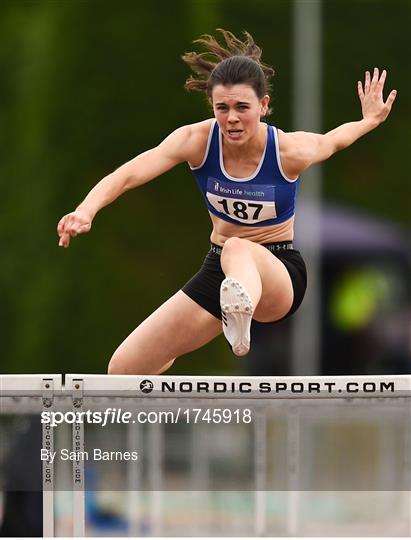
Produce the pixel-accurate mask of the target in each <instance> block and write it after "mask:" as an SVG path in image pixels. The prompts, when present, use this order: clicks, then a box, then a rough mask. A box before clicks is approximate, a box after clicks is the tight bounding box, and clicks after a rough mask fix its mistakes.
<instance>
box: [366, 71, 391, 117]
mask: <svg viewBox="0 0 411 540" xmlns="http://www.w3.org/2000/svg"><path fill="white" fill-rule="evenodd" d="M386 77H387V72H386V70H385V69H384V70H383V71H382V73H381V76H380V74H379V70H378V68H374V73H373V76H372V79H371V74H370V72H369V71H366V72H365V83H364V88H363V86H362V83H361V81H358V96H359V98H360V101H361V107H362V114H363V117H364V118H366V119H370V120H373V121H375V122H376V123H377V124H380V123H381V122H384V120H385V119H386V118H387V116H388V115H389V114H390V111H391V107H392V104H393V103H394V100H395V98H396V97H397V91H396V90H392V91H391V92H390V94H389V96H388V98H387V101H386V102H385V103H384V96H383V90H384V83H385V78H386Z"/></svg>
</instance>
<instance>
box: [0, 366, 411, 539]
mask: <svg viewBox="0 0 411 540" xmlns="http://www.w3.org/2000/svg"><path fill="white" fill-rule="evenodd" d="M123 398H124V399H126V400H127V407H128V408H129V409H130V407H131V405H132V404H133V403H134V406H135V407H137V408H139V407H141V406H142V405H143V404H144V405H145V406H151V405H152V406H156V404H158V402H159V401H160V400H161V401H162V402H164V400H166V401H167V402H169V403H175V405H176V406H177V405H178V404H181V403H184V404H186V405H187V404H188V403H195V404H201V403H206V404H208V406H213V407H214V406H215V405H217V404H218V403H219V402H221V401H224V403H227V400H229V401H230V402H231V403H235V404H238V403H245V404H247V406H248V405H249V404H252V407H253V422H252V424H253V425H252V428H253V430H252V433H253V437H254V532H255V535H256V536H264V535H266V534H267V498H266V491H267V484H266V477H267V415H268V413H269V408H270V406H271V404H273V403H281V405H282V411H283V412H282V414H284V415H285V416H286V418H287V426H288V427H287V441H288V448H289V463H288V478H289V484H288V485H289V497H288V509H287V532H288V534H289V535H290V536H295V535H296V534H298V532H299V489H300V486H299V456H300V421H301V417H302V415H304V414H305V411H304V407H301V406H300V405H297V403H306V402H307V401H306V400H309V401H310V403H316V404H318V405H319V406H321V404H324V403H326V404H327V405H328V406H329V407H328V409H329V414H330V417H332V415H333V414H334V413H333V408H332V406H331V404H332V403H337V402H338V403H339V404H341V403H343V404H346V406H347V407H356V408H358V410H359V411H362V412H361V414H366V415H372V414H373V413H372V411H371V409H370V408H369V407H367V405H372V406H374V405H375V404H378V405H379V406H380V408H381V407H386V408H387V410H389V408H390V407H392V406H400V407H403V410H404V411H405V415H404V416H403V422H404V444H405V445H406V447H407V451H406V453H405V455H406V456H408V454H407V452H409V451H410V449H411V414H409V415H407V413H408V412H411V408H410V407H411V376H409V375H393V376H389V375H384V376H353V377H346V376H334V377H326V376H325V377H209V376H204V377H201V376H195V377H194V376H187V377H185V376H155V377H147V376H133V375H110V376H107V375H90V374H67V375H65V376H62V375H2V376H0V413H2V414H11V413H14V414H16V413H17V414H19V413H22V414H24V413H28V412H31V413H33V411H35V412H41V411H44V410H50V409H51V408H54V409H55V410H63V409H64V410H72V411H82V410H84V409H85V408H86V407H87V406H88V405H90V403H92V406H93V407H104V406H107V403H110V400H112V399H115V400H116V401H115V403H116V406H117V405H118V404H119V403H121V399H123ZM300 400H301V401H300ZM370 411H371V412H370ZM314 414H315V411H314ZM55 429H56V428H53V427H51V426H50V425H48V424H42V430H43V448H47V449H50V450H52V449H53V447H54V446H53V445H54V430H55ZM137 429H138V426H137ZM148 436H149V437H150V439H151V445H152V448H153V452H152V456H150V470H149V477H150V478H151V480H150V485H151V486H155V487H157V488H160V487H161V483H162V478H161V474H162V473H161V470H162V469H161V447H162V438H163V432H162V426H161V425H160V424H154V425H152V426H150V431H149V434H148ZM127 437H128V445H129V447H130V448H134V447H136V432H135V431H131V430H129V432H128V434H127ZM200 446H201V445H200ZM72 448H73V450H74V451H76V452H81V451H82V450H83V449H84V424H83V423H73V426H72ZM197 448H198V445H197ZM196 459H197V457H196V456H193V460H194V462H195V460H196ZM201 459H202V458H201V457H200V458H199V461H197V462H195V466H194V470H195V471H197V473H198V474H200V475H201V470H202V465H201V462H202V461H201ZM404 467H405V474H406V481H405V485H408V486H409V485H410V482H411V460H410V458H409V457H408V458H406V463H404ZM138 474H139V472H138V469H137V467H132V466H131V467H130V469H129V481H130V486H131V487H133V489H130V490H129V501H128V506H129V512H128V514H129V523H130V533H131V534H133V535H137V526H138V504H136V503H137V502H138V486H139V477H138ZM203 476H204V475H203ZM54 487H55V474H54V468H53V464H52V463H50V462H49V461H43V524H44V527H43V530H44V536H49V537H51V536H54V533H55V527H54V519H55V514H54V503H55V500H54ZM72 493H73V536H76V537H83V536H84V535H85V479H84V462H82V461H81V460H80V461H77V462H76V461H73V470H72ZM408 497H409V495H408ZM408 503H409V498H408ZM404 504H405V505H406V504H407V500H405V503H404ZM409 510H410V511H411V508H410V509H409ZM150 519H151V521H152V524H153V527H152V531H153V533H154V534H160V533H161V530H162V528H161V490H160V489H153V490H152V505H151V515H150ZM410 527H411V525H410ZM410 532H411V531H410Z"/></svg>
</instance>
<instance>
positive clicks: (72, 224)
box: [57, 209, 93, 248]
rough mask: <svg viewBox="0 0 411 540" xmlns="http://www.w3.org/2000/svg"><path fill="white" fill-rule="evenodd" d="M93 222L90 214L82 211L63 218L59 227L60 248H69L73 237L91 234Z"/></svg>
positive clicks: (79, 210) (76, 211)
mask: <svg viewBox="0 0 411 540" xmlns="http://www.w3.org/2000/svg"><path fill="white" fill-rule="evenodd" d="M92 221H93V220H92V217H91V216H90V215H89V214H88V212H86V211H85V210H81V209H77V210H75V211H74V212H71V213H70V214H67V215H66V216H64V217H62V218H61V219H60V221H59V223H58V225H57V233H58V235H59V237H60V240H59V246H61V247H64V248H67V247H69V245H70V239H71V237H72V236H73V237H74V236H77V235H78V234H82V233H86V232H89V230H90V229H91V223H92Z"/></svg>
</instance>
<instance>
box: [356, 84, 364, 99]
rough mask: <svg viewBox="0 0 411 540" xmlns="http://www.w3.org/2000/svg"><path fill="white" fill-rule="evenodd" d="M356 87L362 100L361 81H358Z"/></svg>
mask: <svg viewBox="0 0 411 540" xmlns="http://www.w3.org/2000/svg"><path fill="white" fill-rule="evenodd" d="M357 88H358V97H359V98H360V100H361V101H362V100H363V99H364V90H363V88H362V83H361V81H358V84H357Z"/></svg>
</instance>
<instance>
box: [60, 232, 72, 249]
mask: <svg viewBox="0 0 411 540" xmlns="http://www.w3.org/2000/svg"><path fill="white" fill-rule="evenodd" d="M69 244H70V235H69V234H63V235H62V236H61V237H60V240H59V246H60V247H64V248H67V247H68V246H69Z"/></svg>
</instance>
